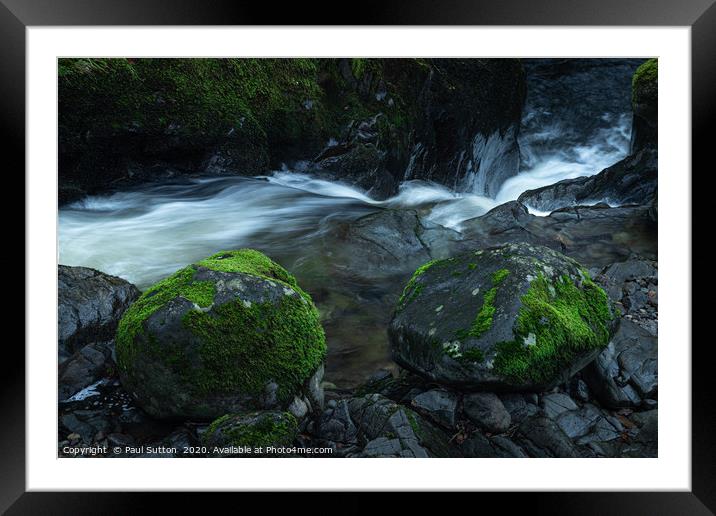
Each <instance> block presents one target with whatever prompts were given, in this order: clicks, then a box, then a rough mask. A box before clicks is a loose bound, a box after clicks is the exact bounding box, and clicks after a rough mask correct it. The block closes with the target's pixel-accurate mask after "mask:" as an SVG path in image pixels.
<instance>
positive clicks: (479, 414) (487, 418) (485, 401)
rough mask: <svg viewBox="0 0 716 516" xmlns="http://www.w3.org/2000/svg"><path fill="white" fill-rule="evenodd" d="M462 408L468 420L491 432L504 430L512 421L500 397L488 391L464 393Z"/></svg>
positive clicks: (497, 432)
mask: <svg viewBox="0 0 716 516" xmlns="http://www.w3.org/2000/svg"><path fill="white" fill-rule="evenodd" d="M463 410H464V411H465V415H466V416H467V417H468V418H469V419H470V421H472V422H473V423H475V424H476V425H478V426H480V427H482V428H484V429H485V430H486V431H488V432H490V433H493V434H500V433H502V432H505V431H506V430H507V429H508V428H509V427H510V424H511V423H512V418H511V417H510V413H509V412H508V411H507V409H506V408H505V406H504V405H503V404H502V401H501V400H500V398H498V397H497V395H496V394H493V393H490V392H476V393H472V394H466V395H465V396H464V397H463Z"/></svg>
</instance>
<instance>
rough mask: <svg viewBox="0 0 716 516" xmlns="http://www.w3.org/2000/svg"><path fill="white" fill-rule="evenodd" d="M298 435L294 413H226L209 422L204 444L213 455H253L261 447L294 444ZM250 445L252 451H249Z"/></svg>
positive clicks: (265, 452)
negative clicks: (247, 449)
mask: <svg viewBox="0 0 716 516" xmlns="http://www.w3.org/2000/svg"><path fill="white" fill-rule="evenodd" d="M297 435H298V422H297V420H296V418H295V417H294V416H293V415H292V414H291V413H290V412H279V411H265V412H250V413H246V414H226V415H224V416H222V417H220V418H218V419H216V420H215V421H214V422H212V423H211V424H210V425H209V428H207V430H206V432H205V433H204V434H203V435H202V443H203V444H204V445H205V446H207V447H208V448H209V450H208V452H209V454H210V455H211V456H212V457H217V456H218V457H231V456H244V457H251V456H254V454H255V453H256V449H257V448H263V449H264V452H263V454H265V455H271V453H270V452H268V453H267V451H266V447H267V446H275V447H277V448H280V447H290V446H291V445H292V444H293V441H294V440H295V439H296V436H297ZM246 448H249V449H250V450H251V452H250V453H247V451H246Z"/></svg>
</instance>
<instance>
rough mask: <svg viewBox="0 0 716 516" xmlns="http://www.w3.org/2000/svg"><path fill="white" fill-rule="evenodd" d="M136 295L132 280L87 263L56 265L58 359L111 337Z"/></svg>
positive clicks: (63, 358) (137, 294)
mask: <svg viewBox="0 0 716 516" xmlns="http://www.w3.org/2000/svg"><path fill="white" fill-rule="evenodd" d="M138 297H139V290H138V289H137V287H135V286H134V285H132V284H131V283H129V282H127V281H125V280H123V279H121V278H117V277H116V276H110V275H108V274H104V273H102V272H99V271H97V270H94V269H89V268H87V267H68V266H66V265H60V266H59V267H58V345H59V354H60V362H62V361H64V360H66V359H67V358H68V357H69V356H70V355H71V354H72V353H74V352H75V351H78V350H79V349H81V348H82V347H84V346H85V345H86V344H89V343H93V342H101V341H107V340H111V339H113V338H114V332H115V330H116V329H117V323H119V320H120V318H121V317H122V314H123V313H124V311H125V310H126V309H127V308H128V307H129V305H130V304H131V303H132V302H133V301H134V300H135V299H137V298H138Z"/></svg>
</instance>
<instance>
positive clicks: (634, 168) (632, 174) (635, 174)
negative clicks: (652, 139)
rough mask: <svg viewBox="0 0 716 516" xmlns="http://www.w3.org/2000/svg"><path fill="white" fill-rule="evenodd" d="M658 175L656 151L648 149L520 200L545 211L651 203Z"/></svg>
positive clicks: (539, 190)
mask: <svg viewBox="0 0 716 516" xmlns="http://www.w3.org/2000/svg"><path fill="white" fill-rule="evenodd" d="M657 176H658V173H657V153H656V149H655V148H653V147H648V148H645V149H642V150H640V151H639V152H637V153H636V154H633V155H630V156H628V157H626V158H624V159H623V160H622V161H619V162H618V163H616V164H614V165H612V166H611V167H609V168H606V169H604V170H603V171H601V172H600V173H599V174H596V175H594V176H587V177H578V178H576V179H565V180H564V181H559V182H558V183H555V184H553V185H549V186H545V187H542V188H538V189H536V190H528V191H526V192H524V193H523V194H522V195H520V197H519V198H518V201H519V202H521V203H523V204H526V205H528V206H531V207H532V208H536V209H538V210H542V211H551V210H556V209H559V208H564V207H568V206H576V205H583V204H590V203H595V202H607V203H610V204H617V205H624V204H649V203H650V202H652V200H653V199H654V196H655V195H656V187H657Z"/></svg>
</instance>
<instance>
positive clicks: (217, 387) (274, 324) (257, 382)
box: [183, 295, 326, 401]
mask: <svg viewBox="0 0 716 516" xmlns="http://www.w3.org/2000/svg"><path fill="white" fill-rule="evenodd" d="M183 324H184V326H185V327H186V328H187V329H189V330H190V331H191V332H192V333H193V334H194V335H196V336H197V337H198V340H199V342H200V346H199V350H198V354H199V358H200V360H199V361H198V364H195V365H194V367H192V368H190V369H188V370H186V371H184V381H185V382H186V383H187V384H188V385H190V386H191V388H192V389H194V391H195V392H197V393H200V394H210V393H216V392H245V393H249V394H254V395H256V394H260V393H262V392H263V390H264V388H265V386H266V384H268V383H269V382H272V381H274V382H276V383H277V384H278V386H279V388H278V392H277V397H278V399H279V400H280V401H286V400H287V399H288V398H289V397H290V396H291V395H292V394H293V393H294V392H296V390H297V389H299V388H300V387H301V386H302V385H303V384H304V383H305V381H306V380H308V378H309V377H310V376H311V375H312V374H313V373H314V372H315V371H316V369H317V368H318V366H319V365H320V364H321V362H322V361H323V360H324V358H325V354H326V343H325V335H324V333H323V328H322V327H321V325H320V322H319V319H318V313H317V311H316V309H315V307H314V306H313V304H312V303H310V304H309V303H308V302H307V301H306V300H305V299H303V298H300V297H296V296H291V295H287V296H284V297H283V298H282V299H281V301H280V302H279V303H278V305H276V304H272V303H254V304H251V305H250V306H247V305H245V304H244V303H243V302H242V301H240V300H237V301H234V302H231V303H226V304H224V305H221V306H218V307H215V308H214V309H213V310H212V311H211V312H202V311H190V312H187V313H186V314H185V315H184V319H183Z"/></svg>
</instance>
